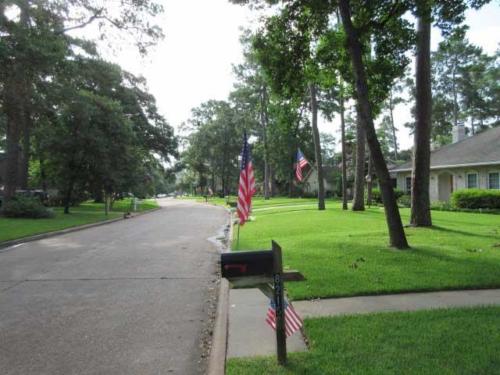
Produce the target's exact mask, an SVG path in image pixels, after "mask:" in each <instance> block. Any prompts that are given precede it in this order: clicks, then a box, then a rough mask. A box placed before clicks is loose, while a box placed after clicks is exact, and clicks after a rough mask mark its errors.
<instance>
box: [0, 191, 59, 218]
mask: <svg viewBox="0 0 500 375" xmlns="http://www.w3.org/2000/svg"><path fill="white" fill-rule="evenodd" d="M3 214H4V216H6V217H24V218H32V219H41V218H48V217H53V216H54V212H53V211H52V210H50V209H48V208H47V207H45V206H44V205H43V204H42V203H41V202H40V200H39V199H38V198H31V197H20V196H16V197H14V198H12V199H11V200H10V201H9V202H7V203H6V204H5V206H4V208H3Z"/></svg>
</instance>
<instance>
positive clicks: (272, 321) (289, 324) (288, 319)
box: [266, 298, 303, 337]
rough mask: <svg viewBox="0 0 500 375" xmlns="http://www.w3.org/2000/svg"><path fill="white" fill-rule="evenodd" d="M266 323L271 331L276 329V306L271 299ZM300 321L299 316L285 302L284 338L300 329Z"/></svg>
mask: <svg viewBox="0 0 500 375" xmlns="http://www.w3.org/2000/svg"><path fill="white" fill-rule="evenodd" d="M266 323H267V324H269V325H270V326H271V327H272V328H273V329H276V305H275V303H274V300H273V299H272V298H271V300H270V302H269V308H268V309H267V316H266ZM302 324H303V323H302V319H300V316H299V314H297V312H296V311H295V310H294V309H293V307H292V305H290V304H289V303H288V302H287V301H286V300H285V332H286V336H287V337H288V336H291V335H293V334H294V333H295V332H297V331H298V330H299V329H300V327H302Z"/></svg>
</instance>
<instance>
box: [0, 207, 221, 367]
mask: <svg viewBox="0 0 500 375" xmlns="http://www.w3.org/2000/svg"><path fill="white" fill-rule="evenodd" d="M162 205H163V206H164V207H163V209H162V210H159V211H156V212H153V213H149V214H146V215H143V216H139V217H136V218H133V219H130V220H124V221H120V222H116V223H112V224H109V225H104V226H100V227H96V228H91V229H87V230H83V231H79V232H74V233H70V234H67V235H63V236H58V237H53V238H50V239H45V240H41V241H36V242H30V243H25V244H22V245H21V246H18V247H16V248H14V249H8V250H7V251H5V252H2V253H0V374H3V375H7V374H37V375H41V374H50V375H56V374H198V373H201V372H203V370H204V361H203V360H202V359H201V357H202V348H201V346H202V345H201V338H202V331H203V330H204V329H206V327H207V326H208V324H209V317H208V315H209V314H208V309H209V305H210V298H211V295H213V291H214V290H215V287H216V275H215V270H216V261H217V259H218V250H217V249H216V246H215V245H214V244H212V243H211V242H209V241H208V240H207V238H209V237H212V236H214V235H216V233H217V231H218V230H219V229H220V228H221V227H222V226H223V225H224V224H225V223H226V222H227V214H226V212H225V210H223V209H222V208H217V207H213V206H205V205H199V204H194V203H189V202H183V201H167V200H164V201H163V202H162ZM211 292H212V294H211Z"/></svg>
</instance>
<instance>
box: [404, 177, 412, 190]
mask: <svg viewBox="0 0 500 375" xmlns="http://www.w3.org/2000/svg"><path fill="white" fill-rule="evenodd" d="M405 192H406V193H408V194H410V193H411V177H406V179H405Z"/></svg>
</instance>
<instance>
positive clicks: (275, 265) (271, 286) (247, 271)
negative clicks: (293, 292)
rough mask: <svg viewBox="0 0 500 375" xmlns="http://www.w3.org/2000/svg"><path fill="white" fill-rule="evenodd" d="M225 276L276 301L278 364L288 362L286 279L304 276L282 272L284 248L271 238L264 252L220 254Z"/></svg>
mask: <svg viewBox="0 0 500 375" xmlns="http://www.w3.org/2000/svg"><path fill="white" fill-rule="evenodd" d="M221 271H222V277H225V278H226V279H228V281H229V282H230V283H231V285H232V287H233V288H246V287H257V288H259V289H260V290H261V291H262V293H264V294H265V295H266V296H267V297H270V298H272V299H273V301H274V305H275V311H276V351H277V356H278V363H279V364H280V365H282V366H284V365H285V364H286V360H287V358H286V357H287V354H286V331H285V294H284V284H283V283H284V282H285V281H302V280H304V276H303V275H302V274H301V273H300V272H297V271H287V272H283V260H282V251H281V247H280V246H279V245H278V244H277V243H276V242H274V241H272V249H271V251H269V250H264V251H242V252H236V253H224V254H222V255H221Z"/></svg>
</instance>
